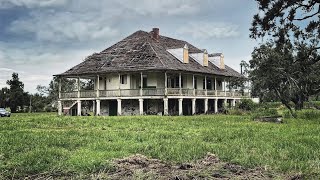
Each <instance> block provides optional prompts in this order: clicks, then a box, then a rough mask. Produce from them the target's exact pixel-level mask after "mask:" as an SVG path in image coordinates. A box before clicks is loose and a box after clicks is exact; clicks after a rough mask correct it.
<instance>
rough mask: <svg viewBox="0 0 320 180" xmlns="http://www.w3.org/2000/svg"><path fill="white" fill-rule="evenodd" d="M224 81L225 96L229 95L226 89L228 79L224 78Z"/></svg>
mask: <svg viewBox="0 0 320 180" xmlns="http://www.w3.org/2000/svg"><path fill="white" fill-rule="evenodd" d="M223 81H224V83H223V89H224V96H227V91H226V79H225V78H224V79H223Z"/></svg>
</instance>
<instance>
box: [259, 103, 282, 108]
mask: <svg viewBox="0 0 320 180" xmlns="http://www.w3.org/2000/svg"><path fill="white" fill-rule="evenodd" d="M281 105H282V103H281V102H263V103H261V107H264V108H265V109H268V108H279V107H281Z"/></svg>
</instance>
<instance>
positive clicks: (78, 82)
mask: <svg viewBox="0 0 320 180" xmlns="http://www.w3.org/2000/svg"><path fill="white" fill-rule="evenodd" d="M78 98H80V77H78Z"/></svg>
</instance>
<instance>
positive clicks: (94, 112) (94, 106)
mask: <svg viewBox="0 0 320 180" xmlns="http://www.w3.org/2000/svg"><path fill="white" fill-rule="evenodd" d="M92 111H93V114H94V116H95V115H96V114H97V112H96V101H92Z"/></svg>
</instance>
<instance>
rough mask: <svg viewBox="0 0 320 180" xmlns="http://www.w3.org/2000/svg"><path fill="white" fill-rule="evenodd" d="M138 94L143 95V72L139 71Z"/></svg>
mask: <svg viewBox="0 0 320 180" xmlns="http://www.w3.org/2000/svg"><path fill="white" fill-rule="evenodd" d="M140 87H141V88H140V96H142V95H143V89H142V88H143V73H142V72H140Z"/></svg>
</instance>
